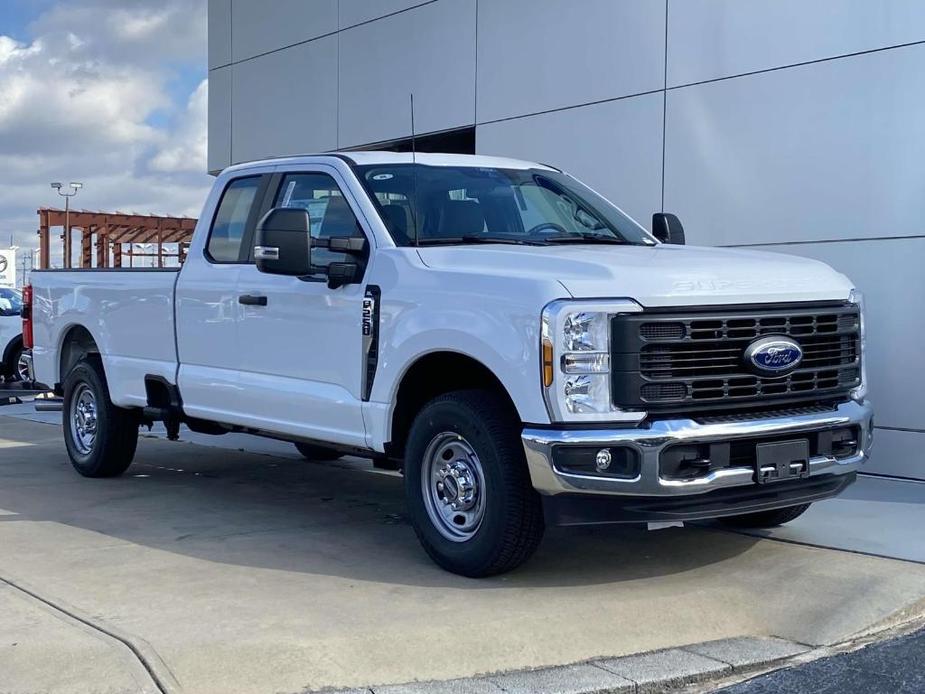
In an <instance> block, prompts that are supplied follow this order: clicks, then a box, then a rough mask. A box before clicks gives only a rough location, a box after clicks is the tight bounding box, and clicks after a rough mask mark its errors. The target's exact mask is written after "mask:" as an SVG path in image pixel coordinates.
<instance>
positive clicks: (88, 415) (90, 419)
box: [62, 358, 138, 477]
mask: <svg viewBox="0 0 925 694" xmlns="http://www.w3.org/2000/svg"><path fill="white" fill-rule="evenodd" d="M62 412H63V419H64V421H63V424H64V444H65V446H66V447H67V453H68V456H69V457H70V459H71V464H72V465H73V466H74V469H75V470H77V472H79V473H80V474H81V475H83V476H84V477H116V476H117V475H121V474H122V473H123V472H125V471H126V469H128V466H129V465H131V464H132V459H133V458H134V457H135V448H136V446H137V445H138V417H137V416H136V414H135V413H134V412H132V411H131V410H126V409H123V408H121V407H116V406H115V405H113V404H112V400H110V398H109V387H108V386H107V385H106V375H105V374H104V373H103V366H102V364H101V363H100V362H99V360H97V359H93V358H89V359H83V360H81V361H80V362H78V363H77V364H76V365H75V366H74V368H73V369H71V372H70V373H69V374H68V376H67V378H66V379H65V381H64V406H63V408H62Z"/></svg>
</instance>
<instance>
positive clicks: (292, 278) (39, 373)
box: [24, 152, 872, 576]
mask: <svg viewBox="0 0 925 694" xmlns="http://www.w3.org/2000/svg"><path fill="white" fill-rule="evenodd" d="M653 228H654V236H653V235H650V234H649V233H648V232H647V231H646V230H645V229H644V228H643V227H642V226H640V225H639V224H637V223H636V222H634V221H633V220H632V219H630V218H629V217H628V216H627V215H626V214H624V213H623V212H622V211H621V210H619V209H618V208H617V207H615V206H614V205H613V204H611V203H610V202H608V201H606V200H605V199H603V198H602V197H601V196H600V195H598V194H597V193H595V192H593V191H592V190H590V189H589V188H588V187H586V186H584V185H583V184H581V183H579V182H578V181H577V180H576V179H574V178H573V177H571V176H569V175H568V174H565V173H563V172H561V171H559V170H558V169H555V168H553V167H551V166H546V165H541V164H534V163H529V162H522V161H514V160H509V159H500V158H492V157H482V156H461V155H438V154H418V155H417V156H416V157H415V155H413V154H395V153H389V152H351V153H346V154H325V155H318V156H300V157H291V158H280V159H274V160H267V161H259V162H254V163H248V164H243V165H238V166H232V167H230V168H228V169H226V170H225V171H224V172H223V173H222V174H221V175H220V176H218V178H217V179H216V181H215V186H214V188H213V189H212V192H211V193H210V195H209V197H208V200H207V201H206V204H205V208H204V210H203V212H202V216H201V217H200V219H199V223H198V225H197V227H196V231H195V235H194V238H193V241H192V245H191V246H190V248H189V254H188V258H187V260H186V262H185V264H184V265H183V267H182V269H181V270H179V271H177V270H175V269H174V270H142V269H136V270H84V271H77V270H50V271H40V272H34V273H33V275H32V288H31V290H30V291H29V292H27V298H28V301H27V307H26V311H25V327H24V329H25V334H26V342H27V346H31V347H32V355H33V358H34V370H35V376H36V378H37V380H39V381H41V382H44V383H47V384H49V385H50V386H51V387H53V388H54V389H55V390H57V391H58V392H59V393H61V394H62V395H63V421H64V438H65V442H66V445H67V450H68V453H69V455H70V458H71V461H72V462H73V465H74V467H75V468H76V469H77V471H78V472H80V473H81V474H83V475H86V476H88V477H106V476H111V475H118V474H120V473H122V472H124V471H125V469H126V468H127V467H128V466H129V464H130V463H131V462H132V457H133V455H134V452H135V445H136V441H137V431H138V427H139V425H142V424H145V423H150V422H153V421H163V422H165V423H166V426H167V429H168V432H169V433H170V435H171V436H173V437H175V436H176V435H177V432H178V430H179V427H180V425H181V424H183V425H186V426H187V427H189V428H190V429H192V430H194V431H197V432H205V433H210V434H222V433H224V432H230V431H238V432H247V433H252V434H258V435H264V436H270V437H273V438H277V439H283V440H289V441H292V442H294V443H295V444H296V446H298V447H299V450H300V451H302V452H303V453H304V454H305V455H306V456H307V457H309V458H313V459H322V458H334V457H337V456H339V455H344V454H350V455H359V456H366V457H369V458H373V459H374V460H375V461H377V462H378V463H379V464H388V463H392V464H394V465H399V466H400V467H401V469H402V470H403V472H404V482H405V491H406V495H407V504H408V513H409V516H410V520H411V522H412V524H413V526H414V528H415V530H416V532H417V535H418V537H419V539H420V541H421V543H422V544H423V546H424V548H425V550H426V551H427V552H428V554H429V555H430V556H431V557H432V558H433V559H434V560H435V561H436V562H437V563H438V564H439V565H440V566H442V567H444V568H446V569H448V570H450V571H454V572H457V573H460V574H464V575H467V576H486V575H491V574H497V573H500V572H503V571H507V570H509V569H512V568H514V567H516V566H517V565H519V564H521V563H522V562H524V561H525V560H526V559H527V558H528V557H529V556H530V555H531V554H532V553H533V552H534V550H535V549H536V548H537V545H538V544H539V542H540V539H541V537H542V535H543V530H544V527H545V526H546V525H548V524H560V525H576V524H585V523H611V522H676V521H686V520H694V519H704V518H721V519H723V520H724V521H725V522H727V523H731V524H736V525H747V526H771V525H776V524H779V523H783V522H786V521H788V520H791V519H793V518H795V517H796V516H798V515H799V514H800V513H802V512H803V511H804V510H805V509H806V508H807V506H808V505H809V504H810V503H811V502H813V501H816V500H819V499H824V498H827V497H830V496H833V495H835V494H838V493H839V492H840V491H841V490H843V489H844V488H845V487H846V486H847V485H848V484H850V483H851V482H852V481H853V480H854V479H855V476H856V471H857V470H858V468H859V466H860V465H861V464H862V463H863V462H864V461H865V459H866V458H867V455H868V451H869V446H870V443H871V432H872V415H871V408H870V405H869V403H867V402H866V401H865V392H866V384H865V376H864V362H863V359H862V351H863V344H864V332H863V331H864V326H863V316H862V312H861V306H860V296H859V295H858V293H857V292H856V291H855V289H854V288H853V285H852V283H851V282H850V281H849V280H848V279H847V278H845V277H844V276H843V275H841V274H839V273H837V272H835V271H834V270H832V269H831V268H829V267H828V266H826V265H824V264H822V263H819V262H815V261H812V260H806V259H803V258H797V257H791V256H786V255H775V254H770V253H758V252H752V251H743V250H731V249H719V248H692V247H686V246H684V245H682V244H683V242H684V241H683V230H682V229H681V226H680V223H679V222H678V220H677V219H676V218H675V217H673V216H672V215H666V214H656V215H654V216H653Z"/></svg>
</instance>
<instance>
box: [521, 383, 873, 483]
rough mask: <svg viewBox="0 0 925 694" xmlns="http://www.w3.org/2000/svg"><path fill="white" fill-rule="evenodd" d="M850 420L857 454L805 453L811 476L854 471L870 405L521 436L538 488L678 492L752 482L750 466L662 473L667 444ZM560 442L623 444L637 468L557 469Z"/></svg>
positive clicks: (868, 432) (866, 435) (865, 441)
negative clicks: (621, 474)
mask: <svg viewBox="0 0 925 694" xmlns="http://www.w3.org/2000/svg"><path fill="white" fill-rule="evenodd" d="M851 425H857V426H858V428H859V430H860V433H859V436H860V439H859V440H858V449H857V450H858V452H857V454H856V455H853V456H851V457H848V458H834V457H832V456H815V457H812V458H810V460H809V476H810V477H816V476H819V475H845V474H848V473H852V472H856V471H857V470H858V468H859V467H860V466H861V464H862V463H864V461H865V460H866V459H867V456H868V453H869V451H870V445H871V439H872V431H873V410H872V408H871V406H870V404H869V403H866V402H865V403H857V402H854V401H852V402H846V403H843V404H841V405H839V406H838V407H837V408H836V410H835V411H834V412H824V413H815V414H804V415H794V416H786V417H776V418H769V419H755V420H750V421H742V422H728V423H726V422H724V423H719V424H699V423H698V422H696V421H694V420H692V419H672V420H657V421H654V422H652V423H651V424H649V425H648V427H640V428H633V429H595V430H580V429H579V430H576V429H535V428H527V429H524V431H523V434H522V439H523V445H524V450H525V452H526V456H527V464H528V466H529V468H530V477H531V479H532V481H533V486H534V488H535V489H536V490H537V491H538V492H540V493H541V494H545V495H557V494H595V495H610V496H650V497H678V496H685V495H688V496H689V495H694V494H704V493H707V492H711V491H714V490H717V489H727V488H730V487H744V486H748V485H754V484H755V481H754V476H755V472H754V470H752V469H751V468H743V467H731V468H726V469H720V470H714V471H713V472H711V473H709V474H706V475H703V476H702V477H697V478H694V479H689V480H673V479H663V478H662V477H661V476H660V475H659V457H660V455H661V453H662V451H663V450H664V449H665V448H666V447H668V446H671V445H674V444H678V443H712V442H718V441H732V440H735V439H742V438H753V437H760V436H778V435H781V434H800V433H809V432H814V431H824V430H826V429H833V428H838V427H845V426H851ZM560 445H562V446H565V445H579V446H602V447H603V446H608V445H609V446H616V445H623V446H629V447H631V448H635V449H636V450H637V451H638V453H639V455H640V458H641V467H640V473H639V475H638V476H637V477H635V478H633V479H619V478H612V477H603V476H593V475H577V474H570V473H565V472H562V471H561V470H558V469H556V467H555V465H554V464H553V456H552V451H553V448H554V447H555V446H560ZM769 486H770V487H773V485H769Z"/></svg>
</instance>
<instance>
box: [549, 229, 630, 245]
mask: <svg viewBox="0 0 925 694" xmlns="http://www.w3.org/2000/svg"><path fill="white" fill-rule="evenodd" d="M543 241H545V242H546V243H604V244H609V245H615V246H625V245H626V244H627V242H626V241H624V240H623V239H620V238H617V237H616V236H607V235H605V234H591V233H587V232H575V233H574V234H569V235H568V236H551V237H550V238H548V239H543Z"/></svg>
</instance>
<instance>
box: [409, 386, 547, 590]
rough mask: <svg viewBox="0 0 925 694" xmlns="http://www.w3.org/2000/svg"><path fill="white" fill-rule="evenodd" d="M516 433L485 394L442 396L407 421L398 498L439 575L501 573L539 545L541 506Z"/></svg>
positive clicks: (513, 421) (510, 419)
mask: <svg viewBox="0 0 925 694" xmlns="http://www.w3.org/2000/svg"><path fill="white" fill-rule="evenodd" d="M519 432H520V424H519V422H518V421H517V419H516V417H515V416H514V415H513V413H511V412H509V411H508V410H507V408H505V407H503V406H502V405H500V404H499V403H498V397H497V395H496V394H494V393H490V392H487V391H477V390H467V391H456V392H453V393H448V394H446V395H442V396H440V397H438V398H435V399H434V400H432V401H430V402H429V403H428V404H427V405H425V406H424V408H423V409H422V410H421V412H420V413H419V414H418V416H417V417H416V418H415V420H414V424H413V425H412V427H411V432H410V434H409V436H408V445H407V452H406V453H407V455H406V456H405V464H404V469H405V494H406V497H407V502H408V508H409V513H410V516H411V520H412V523H413V525H414V529H415V532H416V533H417V536H418V539H419V540H420V542H421V544H422V545H423V546H424V549H425V551H426V552H427V553H428V554H429V555H430V557H431V558H432V559H433V560H434V561H435V562H436V563H437V564H439V565H440V566H441V567H443V568H444V569H446V570H448V571H452V572H453V573H458V574H462V575H463V576H470V577H473V578H478V577H482V576H491V575H494V574H499V573H504V572H505V571H510V570H511V569H513V568H515V567H517V566H519V565H520V564H522V563H523V562H525V561H526V560H527V559H529V558H530V556H531V555H532V554H533V553H534V552H535V551H536V548H537V547H538V546H539V543H540V540H541V539H542V537H543V511H542V505H541V503H540V498H539V495H538V494H537V493H536V491H535V490H534V489H533V486H532V484H531V482H530V474H529V472H528V470H527V463H526V460H525V459H524V453H523V448H522V447H521V444H520V436H519Z"/></svg>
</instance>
